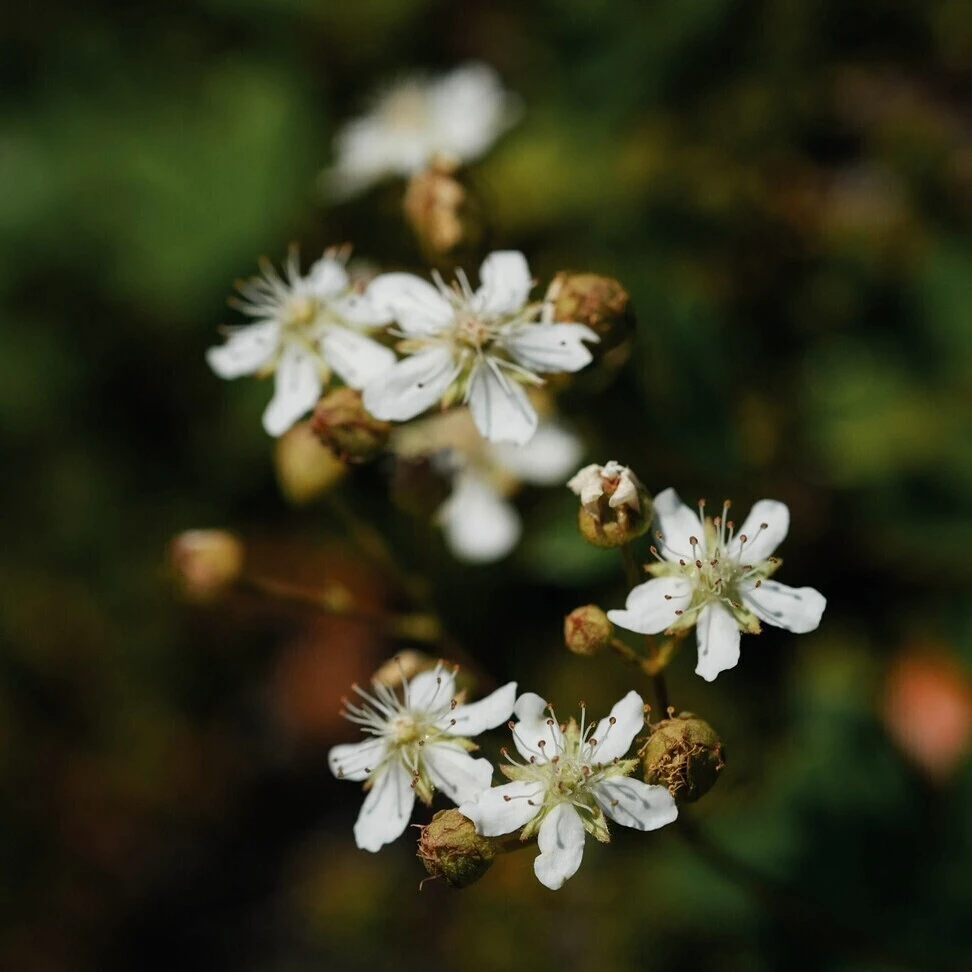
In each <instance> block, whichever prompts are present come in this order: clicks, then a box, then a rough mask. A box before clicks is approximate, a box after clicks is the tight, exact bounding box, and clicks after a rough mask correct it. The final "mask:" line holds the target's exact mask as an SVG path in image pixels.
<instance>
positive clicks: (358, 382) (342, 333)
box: [321, 327, 398, 388]
mask: <svg viewBox="0 0 972 972" xmlns="http://www.w3.org/2000/svg"><path fill="white" fill-rule="evenodd" d="M321 354H322V355H323V356H324V360H325V361H326V362H327V363H328V364H329V365H330V366H331V367H332V368H333V369H334V370H335V371H336V372H337V373H338V374H339V375H340V376H341V379H342V380H343V381H344V383H345V384H346V385H350V387H351V388H363V387H364V386H365V385H367V384H368V382H370V381H374V380H375V379H376V378H378V377H379V376H380V375H383V374H384V373H385V372H386V371H388V369H389V368H391V366H392V365H393V364H395V362H396V361H397V360H398V359H397V358H396V357H395V352H394V351H392V349H391V348H386V347H385V346H384V345H383V344H379V343H378V342H377V341H374V340H372V339H371V338H370V337H366V336H365V335H364V334H358V332H357V331H352V330H350V329H349V328H346V327H331V328H328V330H327V333H326V334H325V335H324V339H323V340H322V341H321Z"/></svg>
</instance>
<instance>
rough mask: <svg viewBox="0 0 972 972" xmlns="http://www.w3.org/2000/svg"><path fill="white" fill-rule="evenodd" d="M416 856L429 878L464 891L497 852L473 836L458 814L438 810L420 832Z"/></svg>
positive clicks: (484, 839) (486, 841)
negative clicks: (439, 880) (438, 878)
mask: <svg viewBox="0 0 972 972" xmlns="http://www.w3.org/2000/svg"><path fill="white" fill-rule="evenodd" d="M418 856H419V857H420V858H421V859H422V863H423V864H424V865H425V869H426V871H428V872H429V875H430V876H431V877H434V878H435V877H440V878H442V879H443V880H444V881H445V883H446V884H448V885H449V887H450V888H465V887H468V886H469V885H470V884H474V883H475V882H476V881H478V880H479V879H480V878H481V877H482V876H483V875H484V874H485V873H486V872H487V871H488V870H489V869H490V867H492V865H493V858H494V857H495V856H496V850H495V848H494V846H493V842H492V841H491V840H490V839H489V838H488V837H482V836H480V835H479V834H477V833H476V828H475V826H474V825H473V822H472V821H471V820H469V819H468V818H467V817H464V816H463V815H462V814H461V813H460V812H459V811H458V810H455V809H453V810H440V811H439V812H438V813H437V814H436V815H435V816H434V817H433V818H432V820H431V822H430V823H428V824H427V825H426V826H424V827H423V828H422V831H421V833H420V834H419V841H418Z"/></svg>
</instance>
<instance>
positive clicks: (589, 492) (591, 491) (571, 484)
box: [567, 463, 604, 512]
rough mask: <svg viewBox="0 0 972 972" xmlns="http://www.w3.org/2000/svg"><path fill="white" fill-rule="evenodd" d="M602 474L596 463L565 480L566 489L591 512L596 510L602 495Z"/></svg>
mask: <svg viewBox="0 0 972 972" xmlns="http://www.w3.org/2000/svg"><path fill="white" fill-rule="evenodd" d="M602 473H603V470H602V469H601V467H600V466H599V465H597V463H591V464H590V465H589V466H584V468H583V469H579V470H578V471H577V472H576V473H575V474H574V475H573V476H572V477H571V478H570V479H568V480H567V488H568V489H569V490H570V491H571V492H572V493H574V494H576V495H577V496H579V497H580V501H581V504H582V505H583V506H584V507H586V508H587V509H589V510H591V511H592V512H593V511H596V510H597V502H598V500H599V499H600V498H601V497H602V496H603V495H604V481H603V479H602V478H601V476H602Z"/></svg>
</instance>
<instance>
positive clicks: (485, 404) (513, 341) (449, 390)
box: [364, 250, 598, 445]
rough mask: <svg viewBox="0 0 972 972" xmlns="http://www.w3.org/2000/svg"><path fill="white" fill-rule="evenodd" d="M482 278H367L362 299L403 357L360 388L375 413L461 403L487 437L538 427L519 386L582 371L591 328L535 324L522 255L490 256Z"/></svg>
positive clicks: (511, 436)
mask: <svg viewBox="0 0 972 972" xmlns="http://www.w3.org/2000/svg"><path fill="white" fill-rule="evenodd" d="M479 277H480V281H481V283H480V287H479V289H478V290H475V291H474V290H473V289H472V287H471V286H470V285H469V281H468V280H467V278H466V276H465V274H462V273H460V274H459V275H458V279H457V282H456V284H455V285H454V286H452V287H447V286H446V285H445V283H444V282H443V280H442V279H441V277H438V276H436V277H435V284H436V285H435V286H433V285H432V284H430V283H429V282H428V281H426V280H423V279H422V278H421V277H416V276H414V275H413V274H410V273H386V274H381V275H380V276H378V277H376V278H375V279H374V280H373V281H372V282H371V284H370V285H369V287H368V290H367V296H368V298H369V299H370V300H371V301H372V303H373V304H374V306H375V307H377V308H378V309H379V310H381V311H384V312H386V313H387V314H388V315H390V316H391V317H393V318H394V320H395V321H396V322H397V324H398V327H399V328H400V329H401V334H402V336H403V337H404V338H405V340H404V341H402V343H401V344H400V345H399V350H401V351H403V352H404V353H405V354H406V355H407V357H405V358H403V359H402V360H401V361H399V362H398V363H397V364H395V365H394V366H393V367H392V368H391V369H390V370H389V371H388V372H387V373H385V374H384V375H382V376H381V377H380V378H379V379H377V380H376V381H373V382H370V383H369V384H368V385H367V386H366V387H365V389H364V405H365V408H367V409H368V411H369V412H371V413H372V414H373V415H374V416H376V417H377V418H380V419H386V420H389V421H395V422H404V421H407V420H408V419H411V418H414V417H415V416H416V415H419V414H420V413H422V412H424V411H425V410H426V409H428V408H430V407H431V406H433V405H435V404H438V403H442V405H443V406H448V405H451V404H452V403H454V402H456V401H462V402H464V403H467V404H468V405H469V410H470V412H471V414H472V419H473V422H475V424H476V428H477V429H479V432H480V434H481V435H482V436H483V437H484V438H486V439H489V440H490V441H492V442H512V443H514V444H515V445H523V444H524V443H525V442H528V441H529V440H530V438H531V437H532V435H533V433H534V432H535V431H536V428H537V421H538V419H537V413H536V410H535V409H534V407H533V405H532V404H531V403H530V400H529V398H528V397H527V394H526V391H525V390H524V388H523V385H524V384H533V385H542V384H543V383H544V382H543V379H541V378H540V377H539V374H538V372H540V373H542V372H565V371H579V370H580V369H581V368H583V367H585V366H586V365H587V364H589V363H590V362H591V360H592V355H591V352H590V351H589V350H588V349H587V347H586V346H585V344H584V342H585V341H591V342H596V341H597V340H598V337H597V335H596V334H595V333H594V332H593V331H592V330H591V329H590V328H589V327H587V326H586V325H584V324H572V323H556V322H553V321H550V320H548V319H546V317H545V319H543V320H538V318H539V317H540V315H541V312H543V311H544V310H545V308H544V305H543V304H542V303H541V302H539V301H538V302H532V303H531V302H529V301H528V298H529V294H530V291H531V290H532V288H533V280H532V279H531V277H530V270H529V267H528V266H527V262H526V258H525V257H524V256H523V254H522V253H518V252H516V251H515V250H506V251H498V252H495V253H491V254H490V255H489V256H488V257H487V258H486V259H485V260H484V261H483V264H482V266H481V267H480V270H479ZM546 310H547V311H548V312H549V308H546Z"/></svg>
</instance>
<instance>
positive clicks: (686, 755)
mask: <svg viewBox="0 0 972 972" xmlns="http://www.w3.org/2000/svg"><path fill="white" fill-rule="evenodd" d="M640 755H641V762H642V766H643V767H644V772H645V782H646V783H654V784H659V785H661V786H664V787H667V789H668V792H669V793H671V795H672V796H673V797H674V798H675V799H676V800H678V802H679V803H694V802H695V801H696V800H698V799H699V797H702V796H705V794H706V793H708V792H709V790H711V789H712V787H713V786H715V782H716V780H717V779H718V778H719V774H720V773H721V772H722V768H723V767H724V766H725V765H726V754H725V750H724V748H723V746H722V741H721V740H720V739H719V737H718V736H717V735H716V733H715V730H714V729H713V728H712V726H710V725H709V724H708V723H707V722H706V721H705V720H704V719H700V718H698V716H695V715H693V714H692V713H691V712H683V713H681V714H680V715H679V716H677V717H675V718H671V719H663V720H662V721H661V722H659V723H658V724H657V725H655V726H653V727H652V733H651V735H650V736H649V737H648V741H647V742H646V743H645V745H644V747H643V748H642V749H641V753H640Z"/></svg>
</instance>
